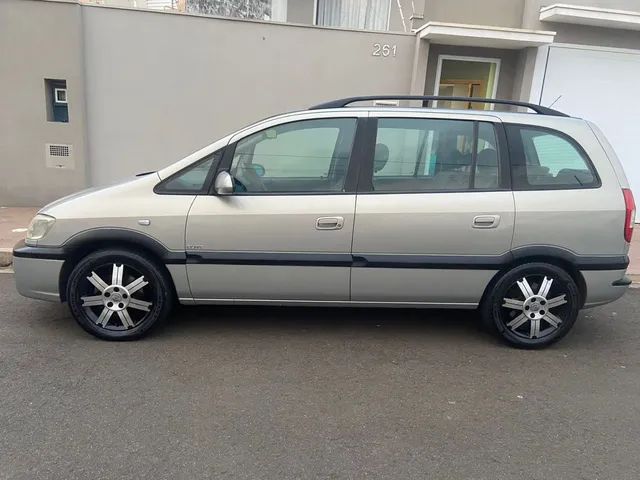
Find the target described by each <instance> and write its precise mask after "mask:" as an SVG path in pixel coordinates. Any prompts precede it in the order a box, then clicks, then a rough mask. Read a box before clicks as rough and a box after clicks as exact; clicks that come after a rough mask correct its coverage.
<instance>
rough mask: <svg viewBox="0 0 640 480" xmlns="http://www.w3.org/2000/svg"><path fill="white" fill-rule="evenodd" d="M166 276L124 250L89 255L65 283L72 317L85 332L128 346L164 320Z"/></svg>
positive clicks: (168, 292) (168, 287) (168, 294)
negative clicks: (124, 341) (125, 342)
mask: <svg viewBox="0 0 640 480" xmlns="http://www.w3.org/2000/svg"><path fill="white" fill-rule="evenodd" d="M172 298H173V297H172V290H171V284H170V281H169V280H168V278H167V276H166V274H165V272H164V271H163V270H161V269H160V268H159V267H158V266H157V265H156V264H155V263H154V262H152V261H151V260H149V259H148V258H146V257H144V256H142V255H138V254H136V253H131V252H127V251H125V250H101V251H97V252H94V253H91V254H90V255H88V256H87V257H86V258H84V259H83V260H81V261H80V262H79V263H78V265H76V267H75V268H74V269H73V271H72V272H71V275H70V277H69V281H68V283H67V299H68V302H69V307H70V309H71V313H72V314H73V316H74V318H75V319H76V321H77V322H78V323H79V324H80V326H81V327H82V328H84V329H85V330H86V331H87V332H89V333H91V334H93V335H95V336H97V337H99V338H102V339H106V340H133V339H137V338H140V337H142V336H143V335H145V334H147V333H148V332H149V331H150V330H151V328H153V327H154V326H156V325H157V324H158V323H159V322H161V321H162V320H164V319H165V318H166V317H167V315H168V313H169V311H170V310H171V305H172Z"/></svg>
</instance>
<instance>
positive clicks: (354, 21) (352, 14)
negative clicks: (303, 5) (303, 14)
mask: <svg viewBox="0 0 640 480" xmlns="http://www.w3.org/2000/svg"><path fill="white" fill-rule="evenodd" d="M390 10H391V0H376V1H374V2H371V1H368V2H363V1H362V0H317V4H316V24H317V25H321V26H324V27H343V28H363V29H366V30H388V29H389V12H390Z"/></svg>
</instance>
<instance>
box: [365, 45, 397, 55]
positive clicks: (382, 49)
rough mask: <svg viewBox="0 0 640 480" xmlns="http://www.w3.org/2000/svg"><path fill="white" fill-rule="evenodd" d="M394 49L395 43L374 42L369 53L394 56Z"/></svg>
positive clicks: (395, 48) (395, 47)
mask: <svg viewBox="0 0 640 480" xmlns="http://www.w3.org/2000/svg"><path fill="white" fill-rule="evenodd" d="M396 50H397V46H396V45H389V44H387V43H374V44H373V52H372V53H371V55H373V56H374V57H388V56H392V57H395V56H396Z"/></svg>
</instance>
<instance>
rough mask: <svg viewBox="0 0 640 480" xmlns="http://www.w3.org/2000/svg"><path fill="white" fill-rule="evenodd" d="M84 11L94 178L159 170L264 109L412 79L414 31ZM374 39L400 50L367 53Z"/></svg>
mask: <svg viewBox="0 0 640 480" xmlns="http://www.w3.org/2000/svg"><path fill="white" fill-rule="evenodd" d="M83 16H84V30H83V32H84V42H85V51H86V57H85V62H86V81H87V85H89V86H90V88H88V89H87V125H88V133H89V139H90V143H89V158H91V165H92V170H91V176H90V182H91V183H92V184H104V183H108V182H111V181H114V180H116V179H118V178H122V177H124V176H127V175H131V174H134V173H136V172H141V171H145V170H155V169H158V168H160V167H163V166H165V165H167V164H170V163H172V162H174V161H176V160H178V159H180V158H182V157H183V156H185V155H187V154H189V153H191V152H193V151H195V150H197V149H199V148H200V147H202V146H204V145H206V144H208V143H211V142H212V141H213V140H215V139H216V138H219V137H221V136H223V135H224V134H227V133H229V132H231V131H233V130H235V129H238V128H240V127H242V126H244V125H245V124H247V123H251V122H253V121H256V120H258V119H260V118H263V117H266V116H269V115H273V114H276V113H280V112H283V111H287V110H295V109H304V108H307V107H308V106H310V105H313V104H316V103H320V102H323V101H326V100H329V99H333V98H340V97H346V96H352V95H367V94H387V93H389V92H397V93H408V91H409V88H410V83H411V67H412V63H413V48H414V41H415V37H414V36H413V35H408V34H407V35H405V34H390V33H382V32H381V33H371V32H361V31H349V30H336V29H323V28H317V27H305V26H295V25H282V24H273V23H269V22H253V21H240V20H230V19H216V18H203V17H196V16H189V15H179V14H166V13H155V12H148V11H132V10H122V9H113V8H105V7H84V10H83ZM374 43H383V44H384V43H388V44H395V45H397V54H396V56H395V57H393V56H389V57H386V58H385V57H381V56H379V57H377V56H372V50H373V44H374ZM363 79H366V82H363Z"/></svg>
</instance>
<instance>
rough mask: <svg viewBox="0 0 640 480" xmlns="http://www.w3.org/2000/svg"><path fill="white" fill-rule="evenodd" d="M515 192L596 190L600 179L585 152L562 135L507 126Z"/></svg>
mask: <svg viewBox="0 0 640 480" xmlns="http://www.w3.org/2000/svg"><path fill="white" fill-rule="evenodd" d="M505 128H506V130H507V137H508V139H509V148H510V150H511V155H510V157H511V176H512V181H513V188H514V189H515V190H526V189H556V190H557V189H574V188H594V187H598V186H599V185H600V182H599V180H598V176H597V174H596V172H595V170H594V168H593V164H592V163H591V161H590V160H589V158H588V156H587V154H586V153H585V151H584V150H583V149H582V147H580V145H579V144H578V143H577V142H576V141H575V140H573V139H572V138H571V137H569V136H567V135H565V134H564V133H562V132H559V131H556V130H551V129H548V128H541V127H535V126H529V125H526V126H525V125H505Z"/></svg>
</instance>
